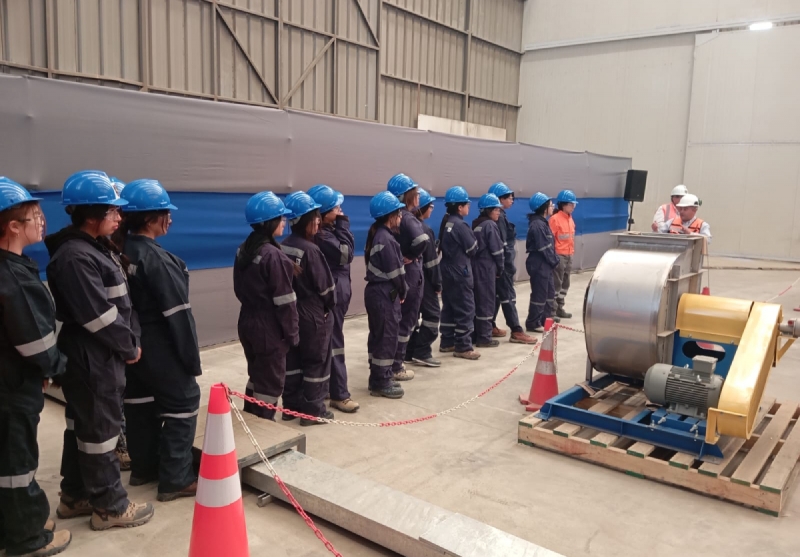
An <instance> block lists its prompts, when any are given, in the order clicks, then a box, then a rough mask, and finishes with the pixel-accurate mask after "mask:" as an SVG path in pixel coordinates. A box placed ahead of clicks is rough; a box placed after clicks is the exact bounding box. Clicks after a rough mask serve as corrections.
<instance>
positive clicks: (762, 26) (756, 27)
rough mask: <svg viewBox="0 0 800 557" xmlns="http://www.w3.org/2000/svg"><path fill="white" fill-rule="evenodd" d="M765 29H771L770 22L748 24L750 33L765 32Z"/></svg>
mask: <svg viewBox="0 0 800 557" xmlns="http://www.w3.org/2000/svg"><path fill="white" fill-rule="evenodd" d="M767 29H772V22H771V21H759V22H758V23H752V24H750V30H751V31H766V30H767Z"/></svg>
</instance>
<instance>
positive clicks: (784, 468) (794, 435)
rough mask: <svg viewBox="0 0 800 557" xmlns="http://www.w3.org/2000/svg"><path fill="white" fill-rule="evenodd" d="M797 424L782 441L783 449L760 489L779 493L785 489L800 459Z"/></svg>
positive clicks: (799, 439)
mask: <svg viewBox="0 0 800 557" xmlns="http://www.w3.org/2000/svg"><path fill="white" fill-rule="evenodd" d="M784 404H785V403H784ZM798 423H800V422H798ZM798 423H795V424H794V429H793V430H792V432H791V433H790V434H789V437H787V438H786V441H784V443H783V448H781V450H780V452H778V454H777V456H776V457H775V460H773V461H772V464H770V466H769V470H768V471H767V474H766V476H764V479H763V480H762V481H761V489H763V490H765V491H772V492H774V493H781V492H782V491H783V490H784V489H785V488H786V484H787V483H788V481H789V478H790V477H791V475H792V470H794V468H795V466H797V461H798V459H800V427H799V426H798Z"/></svg>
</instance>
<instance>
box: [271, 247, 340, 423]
mask: <svg viewBox="0 0 800 557" xmlns="http://www.w3.org/2000/svg"><path fill="white" fill-rule="evenodd" d="M281 249H282V250H283V253H284V254H286V255H287V256H288V257H289V259H290V260H292V261H294V263H296V264H297V265H298V266H299V267H300V271H299V274H298V272H295V276H294V281H293V284H294V291H295V293H296V294H297V316H298V318H299V322H300V344H298V345H297V346H294V347H292V348H290V349H289V353H288V354H287V355H286V383H285V384H284V386H283V405H284V406H285V407H286V408H288V409H289V410H294V411H296V412H302V413H304V414H309V415H311V416H324V415H325V413H326V412H327V409H326V408H325V396H326V395H327V394H328V393H329V391H330V389H329V386H328V383H329V382H330V378H331V335H332V334H333V315H332V313H331V312H332V311H333V308H335V307H336V284H334V282H333V275H331V270H330V269H329V268H328V264H327V263H325V257H324V256H323V255H322V251H320V249H319V247H317V245H316V244H315V243H314V242H309V241H308V240H306V239H305V238H302V237H300V236H298V235H297V234H292V235H291V236H289V237H288V238H286V239H285V240H284V241H283V243H282V244H281Z"/></svg>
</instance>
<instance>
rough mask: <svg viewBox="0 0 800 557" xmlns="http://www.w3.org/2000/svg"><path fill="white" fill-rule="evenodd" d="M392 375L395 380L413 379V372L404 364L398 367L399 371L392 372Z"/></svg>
mask: <svg viewBox="0 0 800 557" xmlns="http://www.w3.org/2000/svg"><path fill="white" fill-rule="evenodd" d="M392 377H393V378H394V380H395V381H411V380H412V379H414V372H413V371H412V370H410V369H406V366H403V367H401V368H400V371H395V372H393V375H392Z"/></svg>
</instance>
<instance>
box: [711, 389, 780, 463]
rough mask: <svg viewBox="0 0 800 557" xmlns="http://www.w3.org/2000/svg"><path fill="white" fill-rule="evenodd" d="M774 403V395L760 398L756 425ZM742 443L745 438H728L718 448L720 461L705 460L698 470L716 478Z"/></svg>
mask: <svg viewBox="0 0 800 557" xmlns="http://www.w3.org/2000/svg"><path fill="white" fill-rule="evenodd" d="M774 405H775V397H770V398H765V399H762V401H761V407H760V408H759V409H758V414H756V425H758V424H760V423H761V420H763V419H764V417H765V416H766V415H767V413H768V412H769V411H770V410H771V409H772V407H773V406H774ZM744 444H745V439H737V438H728V439H727V441H726V442H725V445H724V446H723V445H722V443H720V449H721V450H722V454H723V455H724V456H723V458H722V461H721V462H718V463H717V464H712V463H710V462H706V463H705V464H703V465H702V466H701V467H700V469H699V470H698V472H700V473H701V474H705V475H707V476H711V477H713V478H716V477H717V476H719V475H720V474H722V472H724V471H725V468H727V467H728V464H730V462H731V460H733V457H735V456H736V453H738V452H739V449H741V448H742V446H743V445H744Z"/></svg>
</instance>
